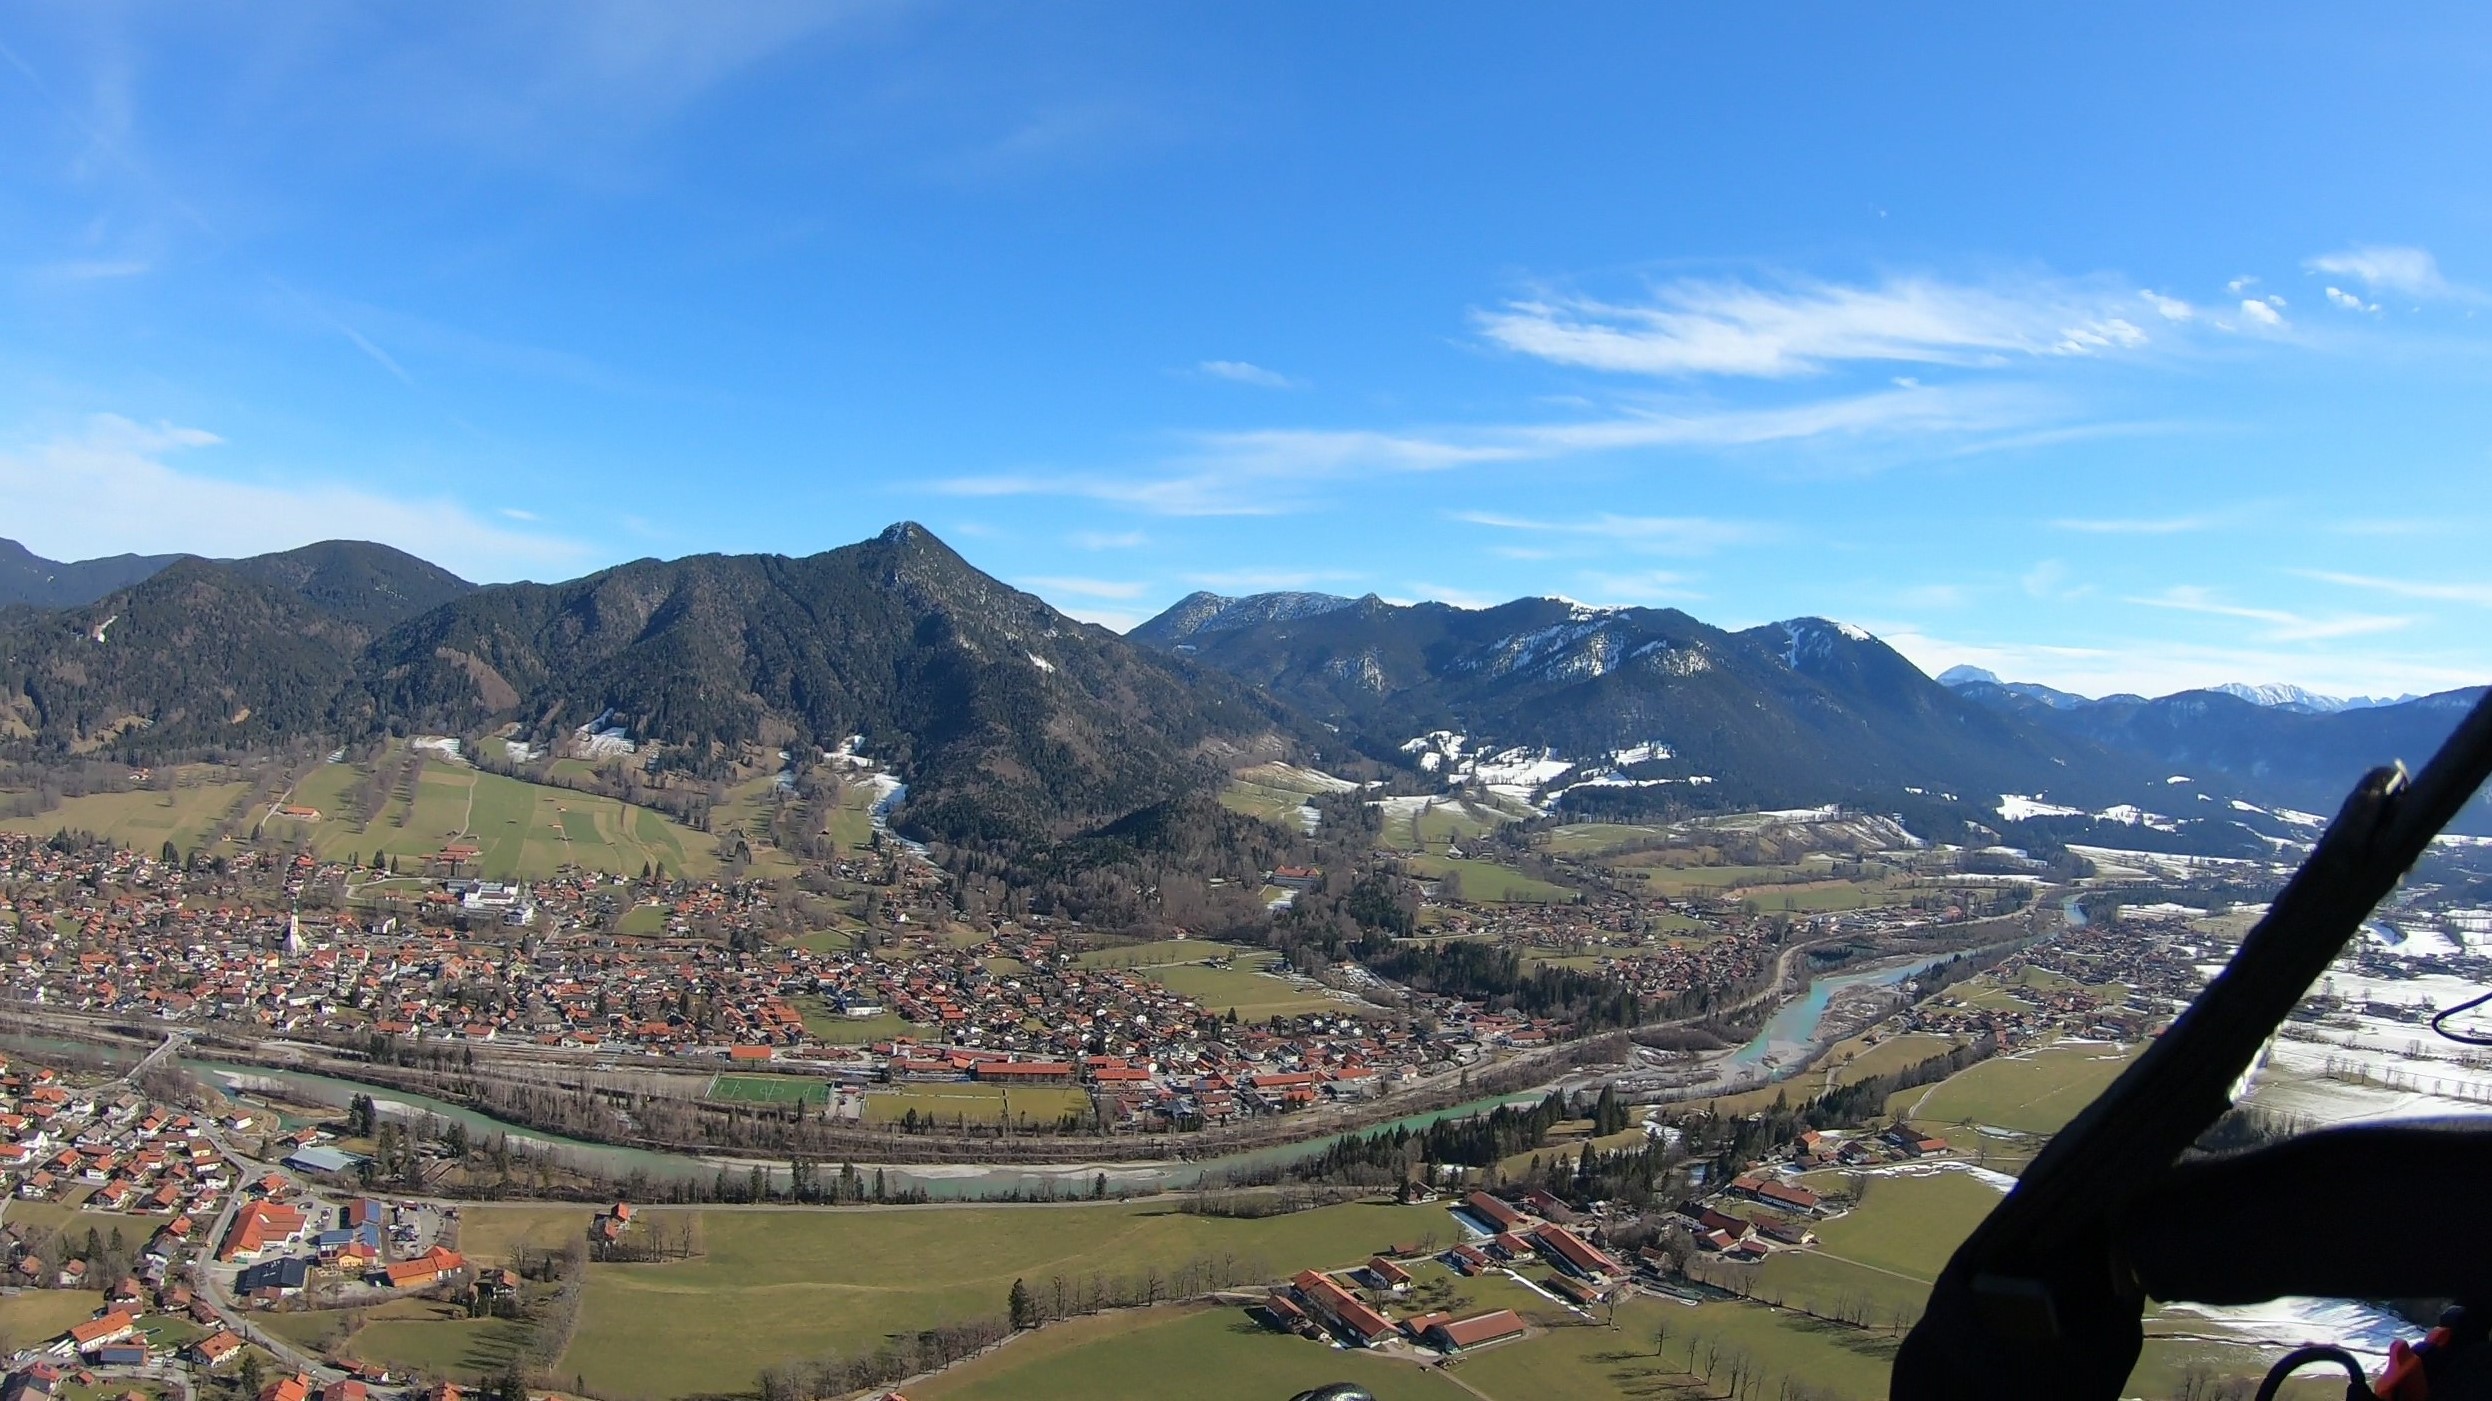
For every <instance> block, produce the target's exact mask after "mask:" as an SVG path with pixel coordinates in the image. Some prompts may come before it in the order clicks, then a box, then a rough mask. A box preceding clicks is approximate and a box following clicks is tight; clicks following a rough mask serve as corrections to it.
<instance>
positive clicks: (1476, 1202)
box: [1462, 1192, 1525, 1235]
mask: <svg viewBox="0 0 2492 1401" xmlns="http://www.w3.org/2000/svg"><path fill="white" fill-rule="evenodd" d="M1462 1204H1463V1206H1464V1208H1465V1209H1467V1210H1468V1211H1469V1212H1470V1213H1471V1214H1472V1215H1473V1216H1476V1217H1478V1218H1479V1219H1480V1224H1482V1225H1484V1226H1486V1227H1488V1229H1489V1230H1491V1231H1492V1232H1495V1233H1497V1234H1499V1235H1503V1234H1504V1233H1506V1232H1508V1231H1511V1230H1513V1229H1515V1228H1516V1227H1518V1226H1521V1225H1522V1224H1523V1223H1524V1219H1525V1218H1524V1216H1523V1213H1521V1212H1519V1211H1516V1210H1515V1209H1514V1208H1513V1207H1510V1206H1508V1205H1506V1204H1505V1203H1504V1202H1502V1201H1499V1200H1498V1199H1497V1198H1495V1197H1492V1196H1490V1195H1489V1194H1488V1193H1486V1192H1473V1193H1472V1194H1471V1195H1469V1196H1467V1197H1464V1198H1463V1199H1462Z"/></svg>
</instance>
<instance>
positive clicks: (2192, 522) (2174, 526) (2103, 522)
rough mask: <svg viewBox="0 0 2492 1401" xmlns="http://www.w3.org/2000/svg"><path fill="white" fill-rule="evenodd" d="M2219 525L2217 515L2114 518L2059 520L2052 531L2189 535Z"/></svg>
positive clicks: (2052, 525) (2092, 533)
mask: <svg viewBox="0 0 2492 1401" xmlns="http://www.w3.org/2000/svg"><path fill="white" fill-rule="evenodd" d="M2219 524H2221V522H2220V521H2219V520H2217V518H2215V517H2213V516H2112V517H2090V518H2089V517H2074V518H2066V519H2061V520H2055V521H2053V522H2051V528H2052V529H2053V530H2072V531H2075V532H2077V533H2078V534H2080V535H2186V534H2189V533H2191V532H2193V531H2199V530H2211V529H2213V528H2214V527H2215V526H2217V525H2219Z"/></svg>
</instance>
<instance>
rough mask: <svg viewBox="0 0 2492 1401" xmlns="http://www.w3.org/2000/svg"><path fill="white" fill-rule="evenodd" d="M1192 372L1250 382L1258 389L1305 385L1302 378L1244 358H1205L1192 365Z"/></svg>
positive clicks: (1234, 382) (1215, 377)
mask: <svg viewBox="0 0 2492 1401" xmlns="http://www.w3.org/2000/svg"><path fill="white" fill-rule="evenodd" d="M1194 372H1195V373H1196V374H1200V375H1208V376H1210V377H1211V378H1213V379H1225V380H1227V381H1229V382H1230V383H1232V384H1251V385H1253V386H1255V387H1256V388H1258V389H1302V388H1305V387H1306V382H1305V381H1304V380H1299V379H1293V378H1291V377H1290V376H1288V375H1285V374H1282V373H1281V372H1280V371H1278V370H1267V369H1265V368H1264V367H1263V366H1261V365H1257V364H1253V363H1251V362H1249V361H1245V360H1205V361H1202V362H1201V363H1199V364H1197V365H1196V366H1195V367H1194Z"/></svg>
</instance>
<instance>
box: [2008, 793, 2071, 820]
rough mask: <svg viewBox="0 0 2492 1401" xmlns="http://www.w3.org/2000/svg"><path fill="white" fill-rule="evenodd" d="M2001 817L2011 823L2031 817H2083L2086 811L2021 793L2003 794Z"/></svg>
mask: <svg viewBox="0 0 2492 1401" xmlns="http://www.w3.org/2000/svg"><path fill="white" fill-rule="evenodd" d="M1999 816H2000V817H2001V818H2003V819H2004V820H2006V821H2009V822H2022V821H2024V820H2025V819H2026V818H2029V817H2083V816H2085V809H2083V808H2072V807H2062V806H2061V805H2059V804H2058V803H2046V802H2044V801H2042V800H2041V799H2040V798H2028V797H2026V796H2024V795H2023V794H2021V793H2001V794H2000V795H1999Z"/></svg>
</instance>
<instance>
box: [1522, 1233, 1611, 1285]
mask: <svg viewBox="0 0 2492 1401" xmlns="http://www.w3.org/2000/svg"><path fill="white" fill-rule="evenodd" d="M1532 1242H1533V1243H1534V1244H1535V1245H1538V1246H1539V1247H1540V1253H1541V1254H1542V1255H1545V1256H1547V1257H1548V1259H1549V1263H1550V1264H1553V1265H1555V1266H1557V1267H1558V1268H1559V1269H1561V1270H1564V1271H1566V1272H1568V1273H1570V1274H1575V1275H1580V1276H1582V1277H1583V1278H1585V1279H1590V1280H1607V1279H1611V1278H1613V1277H1615V1276H1618V1275H1621V1274H1624V1273H1626V1271H1625V1270H1623V1269H1621V1268H1620V1267H1619V1264H1618V1262H1617V1261H1616V1260H1613V1259H1611V1258H1610V1257H1609V1256H1607V1255H1605V1254H1603V1253H1602V1252H1600V1251H1598V1250H1595V1249H1593V1248H1592V1246H1591V1245H1590V1244H1589V1243H1587V1242H1586V1241H1585V1240H1584V1238H1583V1237H1581V1236H1579V1235H1576V1234H1575V1233H1574V1232H1573V1231H1570V1230H1568V1229H1566V1228H1565V1227H1564V1226H1541V1227H1539V1228H1537V1229H1535V1230H1534V1231H1533V1232H1532Z"/></svg>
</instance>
